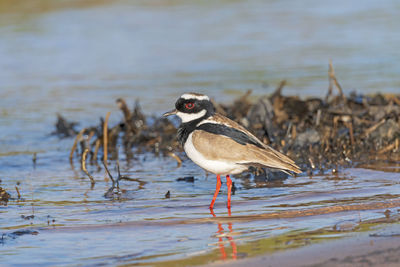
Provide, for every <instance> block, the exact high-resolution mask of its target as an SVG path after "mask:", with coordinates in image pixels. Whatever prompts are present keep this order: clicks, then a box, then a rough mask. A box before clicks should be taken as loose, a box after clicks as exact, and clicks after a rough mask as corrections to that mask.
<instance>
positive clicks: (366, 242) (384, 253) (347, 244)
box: [209, 224, 400, 267]
mask: <svg viewBox="0 0 400 267" xmlns="http://www.w3.org/2000/svg"><path fill="white" fill-rule="evenodd" d="M209 266H220V267H222V266H232V267H235V266H253V267H256V266H400V225H398V224H396V225H387V226H385V227H384V228H383V229H382V228H381V229H379V230H376V231H372V232H371V231H370V232H366V233H357V234H355V235H352V236H351V237H347V238H342V239H337V240H333V241H326V242H323V243H317V244H312V245H309V246H305V247H301V248H297V249H289V250H285V251H282V252H277V253H273V254H268V255H263V256H259V257H255V258H247V259H240V260H237V261H226V262H216V263H214V264H211V265H209Z"/></svg>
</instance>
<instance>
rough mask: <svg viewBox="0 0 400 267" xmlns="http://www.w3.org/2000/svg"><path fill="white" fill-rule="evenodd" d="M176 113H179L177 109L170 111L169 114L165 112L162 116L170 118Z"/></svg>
mask: <svg viewBox="0 0 400 267" xmlns="http://www.w3.org/2000/svg"><path fill="white" fill-rule="evenodd" d="M176 113H178V111H177V110H176V109H173V110H170V111H168V112H165V113H164V114H163V115H162V116H163V117H168V116H171V115H175V114H176Z"/></svg>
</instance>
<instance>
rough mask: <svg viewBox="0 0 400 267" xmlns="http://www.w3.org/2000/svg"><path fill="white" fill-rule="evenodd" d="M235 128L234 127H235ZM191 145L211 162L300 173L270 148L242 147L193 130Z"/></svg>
mask: <svg viewBox="0 0 400 267" xmlns="http://www.w3.org/2000/svg"><path fill="white" fill-rule="evenodd" d="M235 127H236V126H235ZM192 141H193V145H194V147H195V148H196V150H198V151H199V152H200V153H201V154H203V155H207V158H209V159H211V160H221V161H232V162H235V163H237V164H243V165H249V166H259V165H261V166H264V167H268V168H274V169H279V170H285V171H293V172H296V173H300V172H301V171H300V168H299V167H297V166H296V164H295V163H294V162H293V161H292V160H290V161H287V160H286V159H288V157H286V156H285V155H283V154H282V153H280V152H278V151H276V150H273V149H272V148H269V147H268V146H267V148H269V149H265V148H260V147H257V146H255V145H251V144H246V145H242V144H239V143H238V142H236V141H234V140H233V139H231V138H229V137H227V136H223V135H218V134H213V133H209V132H206V131H202V130H195V131H194V132H193V135H192Z"/></svg>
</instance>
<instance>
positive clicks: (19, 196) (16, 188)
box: [15, 186, 21, 199]
mask: <svg viewBox="0 0 400 267" xmlns="http://www.w3.org/2000/svg"><path fill="white" fill-rule="evenodd" d="M15 190H16V191H17V195H18V199H21V194H20V193H19V189H18V186H15Z"/></svg>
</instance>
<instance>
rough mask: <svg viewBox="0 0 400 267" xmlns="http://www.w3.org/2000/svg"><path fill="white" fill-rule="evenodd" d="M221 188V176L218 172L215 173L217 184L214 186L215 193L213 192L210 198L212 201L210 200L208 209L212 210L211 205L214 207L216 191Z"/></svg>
mask: <svg viewBox="0 0 400 267" xmlns="http://www.w3.org/2000/svg"><path fill="white" fill-rule="evenodd" d="M220 188H221V176H220V175H219V174H218V175H217V186H216V188H215V193H214V197H213V199H212V201H211V204H210V209H211V210H212V209H213V207H214V203H215V200H216V199H217V196H218V193H219V189H220Z"/></svg>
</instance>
